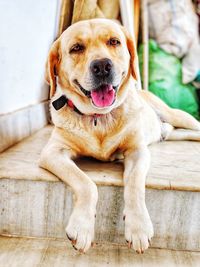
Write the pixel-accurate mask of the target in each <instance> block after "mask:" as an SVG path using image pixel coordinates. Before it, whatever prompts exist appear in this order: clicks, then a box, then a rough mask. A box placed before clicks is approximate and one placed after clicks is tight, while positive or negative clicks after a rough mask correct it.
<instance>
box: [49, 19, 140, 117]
mask: <svg viewBox="0 0 200 267" xmlns="http://www.w3.org/2000/svg"><path fill="white" fill-rule="evenodd" d="M135 59H136V51H135V47H134V43H133V41H132V40H131V38H130V37H129V35H128V33H127V32H126V30H125V29H124V28H123V27H121V26H120V25H118V24H117V23H115V22H113V21H110V20H107V19H93V20H88V21H80V22H78V23H75V24H73V25H72V26H70V27H69V28H68V29H67V30H66V31H64V32H63V34H62V35H61V36H60V37H59V39H57V40H56V41H55V42H54V43H53V45H52V47H51V49H50V52H49V56H48V60H47V65H46V80H47V81H48V83H49V84H50V87H51V90H50V96H51V97H52V96H53V95H54V93H55V91H56V82H58V83H59V85H60V86H61V88H62V90H63V93H66V95H67V97H68V98H70V99H71V100H72V101H73V102H74V104H75V106H77V108H78V109H79V110H80V111H81V112H83V113H85V114H87V113H106V112H109V111H110V110H112V109H113V108H114V107H116V106H118V105H119V104H120V103H121V102H122V99H123V96H124V95H125V91H126V86H123V85H124V84H125V83H126V82H127V80H128V79H129V77H130V75H132V76H133V78H134V79H136V67H135Z"/></svg>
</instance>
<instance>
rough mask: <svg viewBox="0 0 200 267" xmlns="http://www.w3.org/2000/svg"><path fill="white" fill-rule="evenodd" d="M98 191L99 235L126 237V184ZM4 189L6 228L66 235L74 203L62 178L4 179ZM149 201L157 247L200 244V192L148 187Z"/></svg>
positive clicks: (2, 230) (0, 191)
mask: <svg viewBox="0 0 200 267" xmlns="http://www.w3.org/2000/svg"><path fill="white" fill-rule="evenodd" d="M98 191H99V201H98V206H97V219H96V240H97V241H98V242H113V243H124V242H125V240H124V222H123V220H122V211H123V188H122V187H116V186H98ZM0 195H1V201H0V234H6V235H17V236H37V237H57V238H58V237H61V238H65V231H64V228H65V226H66V225H67V221H68V219H69V215H70V213H71V209H72V204H73V203H72V193H71V191H70V189H69V187H67V186H65V185H64V184H63V183H62V182H41V181H27V180H24V181H23V180H12V179H1V180H0ZM146 203H147V207H148V210H149V213H150V216H151V218H152V221H153V225H154V229H155V237H154V239H153V246H154V247H159V248H173V249H186V250H200V223H199V222H200V193H198V192H187V191H174V190H156V189H147V191H146ZM133 223H134V222H133Z"/></svg>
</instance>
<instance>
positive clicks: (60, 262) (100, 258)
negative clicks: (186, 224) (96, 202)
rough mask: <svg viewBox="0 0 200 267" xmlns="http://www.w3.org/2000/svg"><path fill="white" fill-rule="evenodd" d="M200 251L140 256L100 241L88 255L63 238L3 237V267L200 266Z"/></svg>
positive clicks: (159, 251) (0, 258)
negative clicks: (77, 250) (76, 249)
mask: <svg viewBox="0 0 200 267" xmlns="http://www.w3.org/2000/svg"><path fill="white" fill-rule="evenodd" d="M199 263H200V252H191V251H190V252H189V251H173V250H166V249H155V248H150V249H148V250H147V251H146V252H145V253H144V254H141V255H138V254H136V253H134V252H133V251H132V250H130V249H128V248H127V247H125V246H119V245H114V244H99V245H96V246H95V247H94V248H91V249H90V250H89V251H88V252H87V253H86V254H80V253H79V252H76V251H75V250H74V249H73V248H72V247H71V245H70V244H69V242H66V241H64V240H60V239H35V238H31V239H30V238H9V237H1V238H0V266H1V267H36V266H37V267H50V266H51V267H53V266H55V267H63V266H73V267H86V266H87V267H88V266H92V267H104V266H110V267H118V266H120V267H129V266H131V267H132V266H136V267H161V266H162V267H186V266H187V267H199Z"/></svg>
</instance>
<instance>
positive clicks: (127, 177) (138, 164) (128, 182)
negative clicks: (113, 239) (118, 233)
mask: <svg viewBox="0 0 200 267" xmlns="http://www.w3.org/2000/svg"><path fill="white" fill-rule="evenodd" d="M149 164H150V154H149V151H148V148H147V147H146V146H145V145H143V146H140V147H138V148H137V149H136V150H134V151H127V152H126V153H125V160H124V167H125V169H124V202H125V204H124V219H125V238H126V240H127V242H128V246H129V247H132V248H133V249H134V250H135V251H136V252H138V253H143V252H144V250H145V249H147V248H148V246H149V243H150V240H151V238H152V236H153V225H152V222H151V219H150V217H149V213H148V210H147V208H146V204H145V180H146V174H147V171H148V169H149Z"/></svg>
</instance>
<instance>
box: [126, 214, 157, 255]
mask: <svg viewBox="0 0 200 267" xmlns="http://www.w3.org/2000/svg"><path fill="white" fill-rule="evenodd" d="M124 220H125V238H126V241H127V242H128V247H129V248H133V249H134V250H135V251H136V252H137V253H139V254H140V253H144V250H145V249H147V248H148V247H149V245H150V242H151V238H152V237H153V234H154V232H153V225H152V222H151V219H150V217H149V214H148V211H147V209H144V211H143V212H142V213H141V211H140V212H137V211H134V210H130V209H126V210H125V211H124Z"/></svg>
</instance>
